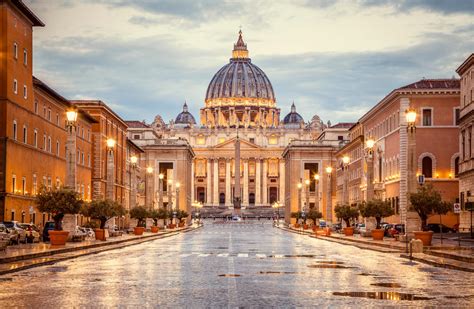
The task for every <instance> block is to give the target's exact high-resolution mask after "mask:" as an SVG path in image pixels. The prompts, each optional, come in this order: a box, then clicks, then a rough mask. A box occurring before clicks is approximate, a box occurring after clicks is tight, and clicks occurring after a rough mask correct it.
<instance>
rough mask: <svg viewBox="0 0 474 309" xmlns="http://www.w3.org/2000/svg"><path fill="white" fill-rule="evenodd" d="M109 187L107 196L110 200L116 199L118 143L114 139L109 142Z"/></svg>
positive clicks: (109, 139)
mask: <svg viewBox="0 0 474 309" xmlns="http://www.w3.org/2000/svg"><path fill="white" fill-rule="evenodd" d="M106 143H107V186H106V191H105V192H106V193H105V196H106V198H107V199H109V200H113V199H114V182H115V179H114V171H115V168H114V148H115V144H116V141H115V139H113V138H108V139H107V141H106Z"/></svg>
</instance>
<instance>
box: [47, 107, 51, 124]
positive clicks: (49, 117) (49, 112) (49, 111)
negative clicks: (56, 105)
mask: <svg viewBox="0 0 474 309" xmlns="http://www.w3.org/2000/svg"><path fill="white" fill-rule="evenodd" d="M48 120H49V121H51V108H48Z"/></svg>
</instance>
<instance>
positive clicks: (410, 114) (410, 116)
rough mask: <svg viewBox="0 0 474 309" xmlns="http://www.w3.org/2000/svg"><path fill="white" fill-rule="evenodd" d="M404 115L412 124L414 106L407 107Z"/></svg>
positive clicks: (414, 115) (413, 121) (413, 120)
mask: <svg viewBox="0 0 474 309" xmlns="http://www.w3.org/2000/svg"><path fill="white" fill-rule="evenodd" d="M405 117H406V119H407V123H408V124H409V125H413V124H414V123H415V121H416V110H415V109H414V108H409V109H407V110H406V111H405Z"/></svg>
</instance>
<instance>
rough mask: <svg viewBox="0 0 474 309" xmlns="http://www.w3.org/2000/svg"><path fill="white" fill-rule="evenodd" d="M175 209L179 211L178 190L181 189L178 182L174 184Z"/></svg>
mask: <svg viewBox="0 0 474 309" xmlns="http://www.w3.org/2000/svg"><path fill="white" fill-rule="evenodd" d="M175 186H176V206H175V208H176V209H179V188H180V187H181V184H180V183H179V182H176V184H175Z"/></svg>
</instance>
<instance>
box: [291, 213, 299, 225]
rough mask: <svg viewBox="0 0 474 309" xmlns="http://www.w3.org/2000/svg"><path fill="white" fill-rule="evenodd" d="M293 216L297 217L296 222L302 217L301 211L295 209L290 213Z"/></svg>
mask: <svg viewBox="0 0 474 309" xmlns="http://www.w3.org/2000/svg"><path fill="white" fill-rule="evenodd" d="M290 216H291V217H292V218H295V219H296V223H298V221H299V220H300V219H301V211H295V212H292V213H291V214H290Z"/></svg>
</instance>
